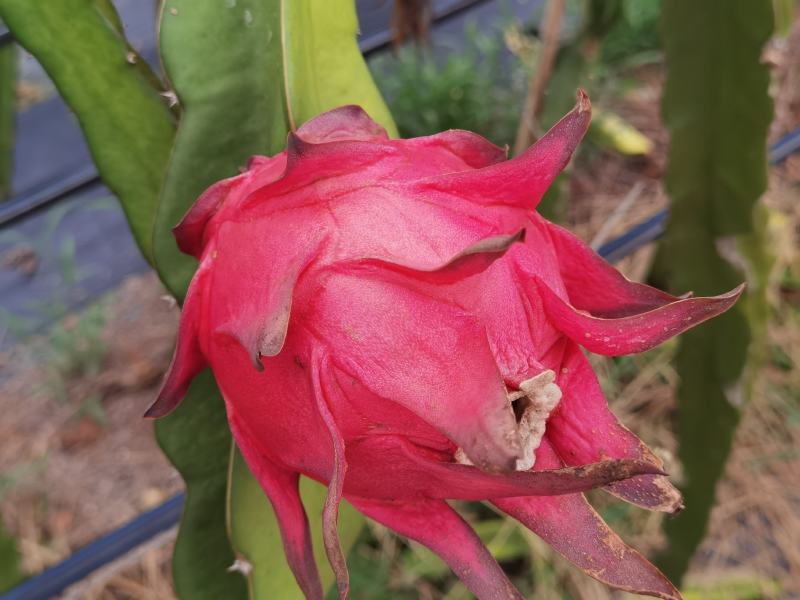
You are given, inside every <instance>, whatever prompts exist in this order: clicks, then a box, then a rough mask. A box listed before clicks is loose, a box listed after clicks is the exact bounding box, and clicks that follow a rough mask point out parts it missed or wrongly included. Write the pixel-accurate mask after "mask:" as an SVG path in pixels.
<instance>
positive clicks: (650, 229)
mask: <svg viewBox="0 0 800 600" xmlns="http://www.w3.org/2000/svg"><path fill="white" fill-rule="evenodd" d="M798 150H800V128H797V129H795V130H794V131H792V132H790V133H787V134H786V135H785V136H783V137H782V138H781V139H779V140H778V141H777V142H775V143H774V144H773V145H772V146H770V148H769V164H771V165H777V164H778V163H780V162H783V161H784V160H786V159H787V158H788V157H789V156H790V155H792V154H794V153H795V152H797V151H798ZM668 216H669V213H668V212H667V209H666V208H665V209H663V210H661V211H659V212H657V213H656V214H654V215H653V216H652V217H649V218H648V219H646V220H644V221H642V222H641V223H639V224H638V225H634V226H633V227H632V228H631V229H629V230H628V231H627V232H626V233H624V234H622V235H621V236H619V237H618V238H616V239H613V240H611V241H610V242H608V243H606V244H603V245H602V246H600V248H599V249H598V250H597V252H598V253H599V254H600V255H601V256H602V257H603V258H605V259H606V260H608V261H609V262H617V261H618V260H621V259H622V258H624V257H625V256H627V255H629V254H631V253H632V252H633V251H634V250H636V249H637V248H640V247H642V246H644V245H645V244H647V243H649V242H652V241H653V240H657V239H658V238H659V237H661V235H662V234H663V233H664V231H665V230H666V228H667V218H668Z"/></svg>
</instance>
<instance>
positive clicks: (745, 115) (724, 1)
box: [658, 0, 772, 582]
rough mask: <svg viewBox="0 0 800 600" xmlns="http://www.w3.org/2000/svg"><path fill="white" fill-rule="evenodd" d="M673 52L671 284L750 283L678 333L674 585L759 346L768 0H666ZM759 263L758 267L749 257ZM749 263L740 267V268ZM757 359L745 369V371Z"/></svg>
mask: <svg viewBox="0 0 800 600" xmlns="http://www.w3.org/2000/svg"><path fill="white" fill-rule="evenodd" d="M662 27H663V28H662V33H663V40H664V49H665V52H666V58H667V67H668V68H667V83H666V89H665V92H664V99H663V112H664V120H665V123H666V125H667V128H668V129H669V132H670V136H671V145H670V150H669V156H668V167H667V176H666V184H667V190H668V191H669V194H670V196H671V198H672V205H671V211H670V222H669V225H668V229H667V234H666V237H665V239H664V242H663V243H662V246H661V248H660V250H659V257H658V268H659V270H660V272H661V274H662V275H663V276H666V278H667V280H668V281H669V284H670V287H672V288H673V289H674V290H681V291H688V290H692V291H694V292H695V293H696V294H699V295H711V294H718V293H721V292H724V291H727V290H729V289H731V288H733V287H734V286H735V285H737V284H738V283H740V282H741V281H742V280H744V279H745V274H747V278H748V282H749V283H750V289H749V290H748V293H747V296H746V297H745V298H743V300H742V301H740V302H739V303H738V304H737V305H736V306H735V307H734V308H733V309H731V310H730V311H728V312H727V313H726V314H725V315H723V316H721V317H718V318H717V319H714V320H713V321H711V322H709V323H706V324H704V325H703V326H701V327H699V328H697V329H694V330H692V331H690V332H688V333H686V334H684V336H683V337H682V338H681V340H680V347H679V350H678V355H677V368H678V372H679V374H680V377H681V383H680V386H679V389H678V407H679V411H678V414H679V423H678V432H679V438H680V453H679V454H680V459H681V461H682V463H683V467H684V474H685V485H684V486H683V493H684V496H685V500H686V506H687V508H686V510H685V511H684V512H683V513H682V514H681V515H680V517H679V518H677V519H673V520H670V521H668V522H667V523H666V532H667V536H668V538H669V543H670V544H669V549H668V550H667V551H666V552H665V553H664V554H663V555H662V556H661V559H660V565H661V567H662V568H663V569H664V570H665V572H666V574H667V575H668V576H670V577H671V578H672V579H673V580H674V581H676V582H677V581H679V580H680V579H681V577H682V576H683V574H684V573H685V571H686V568H687V566H688V564H689V561H690V560H691V558H692V555H693V554H694V551H695V549H696V548H697V546H698V544H699V543H700V541H701V540H702V538H703V535H704V534H705V531H706V526H707V522H708V515H709V512H710V510H711V507H712V504H713V502H714V491H715V487H716V483H717V481H718V479H719V477H720V476H721V474H722V471H723V469H724V466H725V462H726V460H727V456H728V453H729V450H730V446H731V441H732V438H733V433H734V431H735V428H736V425H737V423H738V420H739V408H740V407H741V405H742V403H743V402H744V401H745V400H746V398H747V395H748V393H747V392H748V387H749V384H748V381H747V374H748V373H752V372H753V360H755V359H756V357H757V355H758V354H759V352H758V351H757V347H756V346H755V345H754V344H753V341H752V340H753V334H752V332H753V331H757V330H758V328H759V327H760V325H759V323H758V321H757V320H756V318H755V315H757V314H761V315H763V314H764V313H763V309H758V308H757V307H759V306H763V303H762V298H761V296H762V295H763V293H764V287H765V286H764V285H763V282H764V276H763V273H759V271H761V270H763V269H764V268H768V267H765V265H767V264H768V261H764V260H763V257H761V255H762V253H761V252H760V251H759V250H758V249H759V248H762V249H763V245H764V241H763V237H759V236H758V235H757V234H758V232H757V231H756V228H755V225H754V224H755V220H754V206H755V203H756V202H757V200H758V198H759V197H760V196H761V194H762V193H763V192H764V190H765V188H766V177H767V169H766V164H767V156H766V136H767V128H768V126H769V123H770V120H771V118H772V103H771V101H770V98H769V95H768V93H767V85H768V83H769V74H768V70H767V68H766V67H765V66H764V65H762V64H761V51H762V48H763V46H764V44H765V42H766V41H767V40H768V39H769V36H770V35H771V33H772V5H771V0H713V1H708V2H700V3H698V2H694V1H693V0H671V1H669V2H665V3H664V12H663V20H662ZM755 258H758V261H757V262H753V261H752V260H753V259H755ZM745 266H746V269H744V270H742V269H741V267H745ZM748 360H750V366H749V367H748V366H747V363H748Z"/></svg>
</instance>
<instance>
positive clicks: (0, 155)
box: [0, 44, 17, 201]
mask: <svg viewBox="0 0 800 600" xmlns="http://www.w3.org/2000/svg"><path fill="white" fill-rule="evenodd" d="M16 111H17V48H16V46H15V45H14V44H6V45H5V46H4V47H0V201H3V200H5V199H7V198H9V197H10V196H11V183H12V181H11V177H12V174H13V167H14V163H13V156H14V152H13V150H14V121H15V118H16Z"/></svg>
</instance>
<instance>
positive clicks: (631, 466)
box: [148, 92, 741, 599]
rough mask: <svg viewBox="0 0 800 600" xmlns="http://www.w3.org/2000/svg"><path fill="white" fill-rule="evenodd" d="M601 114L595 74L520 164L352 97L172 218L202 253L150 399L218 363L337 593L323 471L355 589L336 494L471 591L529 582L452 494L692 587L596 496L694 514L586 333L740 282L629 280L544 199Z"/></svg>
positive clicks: (570, 552)
mask: <svg viewBox="0 0 800 600" xmlns="http://www.w3.org/2000/svg"><path fill="white" fill-rule="evenodd" d="M590 115H591V107H590V103H589V100H588V98H587V97H586V95H585V94H583V93H582V92H581V93H579V95H578V102H577V105H576V107H575V108H574V109H573V110H572V111H571V112H570V113H569V114H567V115H566V116H565V117H564V118H563V119H562V120H561V121H560V122H559V123H558V124H556V125H555V126H554V127H553V129H552V130H550V132H548V133H547V134H546V135H545V136H544V137H543V138H541V139H540V140H539V141H538V142H537V143H536V144H535V145H534V146H532V147H531V148H530V149H529V150H528V151H527V152H525V153H524V154H522V155H520V156H518V157H516V158H514V159H512V160H507V158H506V152H505V151H504V150H503V149H501V148H498V147H496V146H494V145H492V144H491V143H489V142H488V141H487V140H485V139H483V138H481V137H480V136H478V135H476V134H473V133H470V132H467V131H455V130H454V131H446V132H444V133H440V134H437V135H433V136H430V137H421V138H415V139H408V140H390V139H388V137H387V135H386V132H385V131H384V130H383V129H382V128H381V127H380V126H379V125H377V124H376V123H374V122H373V121H372V120H371V119H370V118H369V117H368V116H367V115H366V114H365V113H364V111H363V110H361V109H360V108H359V107H356V106H345V107H342V108H338V109H336V110H332V111H330V112H328V113H325V114H323V115H320V116H319V117H317V118H315V119H313V120H311V121H309V122H308V123H306V124H305V125H303V126H302V127H300V128H299V129H298V130H297V131H296V132H294V133H290V134H289V138H288V143H287V148H286V150H285V151H284V152H282V153H280V154H278V155H276V156H273V157H260V156H259V157H255V158H253V159H252V160H251V161H250V163H249V164H248V166H247V169H246V170H245V171H244V172H243V173H242V174H240V175H237V176H236V177H232V178H230V179H226V180H223V181H220V182H219V183H216V184H215V185H213V186H212V187H211V188H209V189H208V191H206V192H205V193H204V194H203V195H202V196H201V197H200V199H199V200H198V201H197V203H196V204H195V205H194V207H193V208H192V209H191V210H190V211H189V212H188V213H187V215H186V216H185V217H184V219H183V220H182V222H181V223H180V224H179V225H178V226H177V227H176V228H175V236H176V238H177V241H178V245H179V246H180V248H181V249H182V250H183V251H184V252H186V253H188V254H192V255H194V256H195V257H197V259H198V260H199V261H200V265H199V268H198V270H197V273H196V274H195V276H194V279H193V280H192V283H191V285H190V287H189V291H188V294H187V297H186V301H185V304H184V306H183V314H182V318H181V325H180V332H179V337H178V344H177V348H176V350H175V357H174V359H173V362H172V366H171V368H170V372H169V374H168V376H167V379H166V382H165V384H164V387H163V389H162V390H161V393H160V395H159V397H158V399H157V400H156V402H155V403H154V404H153V406H152V407H151V408H150V409H149V411H148V415H149V416H154V417H156V416H160V415H164V414H166V413H168V412H169V411H170V410H172V409H173V408H174V407H175V406H176V405H177V404H178V403H179V402H180V400H181V398H182V397H183V395H184V394H185V393H186V390H187V387H188V385H189V382H190V380H191V379H192V378H193V377H194V376H195V375H196V374H197V373H198V372H200V371H201V370H202V369H204V368H205V367H206V366H210V367H211V369H212V370H213V372H214V375H215V377H216V379H217V382H218V384H219V387H220V390H221V391H222V395H223V397H224V399H225V403H226V407H227V414H228V420H229V423H230V427H231V430H232V432H233V435H234V438H235V440H236V442H237V444H238V446H239V448H240V449H241V451H242V454H243V455H244V457H245V459H246V461H247V463H248V464H249V466H250V468H251V470H252V471H253V473H254V474H255V476H256V477H257V478H258V480H259V482H260V483H261V485H262V487H263V488H264V491H265V492H266V494H267V496H268V497H269V499H270V501H271V502H272V505H273V508H274V510H275V513H276V516H277V519H278V521H279V523H280V527H281V532H282V536H283V543H284V547H285V550H286V556H287V560H288V562H289V565H290V566H291V568H292V570H293V572H294V574H295V576H296V578H297V581H298V583H299V585H300V587H301V588H302V590H303V591H304V593H305V594H306V596H307V597H308V598H310V599H321V598H322V597H323V590H322V587H321V584H320V580H319V575H318V573H317V568H316V564H315V562H314V558H313V555H312V550H311V541H310V540H311V538H310V534H309V525H308V520H307V518H306V515H305V511H304V509H303V505H302V503H301V500H300V496H299V495H298V478H299V476H300V475H301V474H302V475H305V476H307V477H311V478H313V479H315V480H317V481H320V482H322V483H324V484H326V485H327V486H328V496H327V501H326V503H325V509H324V511H323V514H322V525H323V532H324V539H325V548H326V551H327V554H328V558H329V560H330V562H331V564H332V566H333V568H334V571H335V572H336V575H337V581H338V587H339V594H340V596H341V597H345V596H346V595H347V591H348V575H347V567H346V564H345V560H344V556H343V554H342V551H341V548H340V545H339V540H338V536H337V533H336V520H337V513H338V506H339V502H340V500H341V498H342V497H345V498H347V499H348V500H349V501H350V502H351V503H352V504H353V505H354V506H355V507H356V508H357V509H358V510H360V511H361V512H362V513H364V514H365V515H367V516H369V517H371V518H372V519H375V520H376V521H378V522H380V523H383V524H384V525H386V526H388V527H390V528H392V529H394V530H395V531H397V532H399V533H400V534H402V535H404V536H407V537H409V538H411V539H413V540H416V541H418V542H419V543H421V544H424V545H426V546H428V547H429V548H431V549H432V550H433V551H434V552H436V553H437V554H439V555H440V556H441V557H442V558H443V559H444V560H445V561H446V562H447V563H448V564H449V565H450V567H451V568H452V569H453V570H454V571H455V573H456V574H457V575H458V576H459V577H460V578H461V579H462V580H463V581H464V583H465V584H466V585H467V586H468V587H469V588H470V590H471V591H472V592H473V593H474V594H475V595H476V596H477V597H478V598H481V599H496V598H497V599H499V598H521V597H522V596H521V595H520V594H519V593H518V592H517V591H516V590H515V589H514V587H513V585H512V584H511V583H510V582H509V580H508V578H507V577H506V576H505V574H504V573H503V571H502V570H501V569H500V567H499V566H498V565H497V563H496V562H495V561H494V559H493V558H492V556H491V555H490V554H489V552H488V551H487V550H486V548H485V547H484V546H483V544H482V543H481V541H480V539H479V538H478V537H477V535H476V534H475V533H474V532H473V530H472V529H471V528H470V526H469V525H468V524H467V523H466V522H465V521H463V520H462V519H461V517H459V516H458V514H457V513H456V512H455V511H454V510H453V509H452V508H451V507H450V506H449V505H448V503H447V500H482V501H488V502H491V503H492V504H494V505H495V506H496V507H498V508H499V509H500V510H502V511H504V512H506V513H508V514H509V515H511V516H512V517H514V518H516V519H518V520H519V521H520V522H522V523H523V524H524V525H525V526H526V527H528V528H530V529H531V530H532V531H533V532H535V533H536V534H538V535H539V536H541V537H542V538H543V539H544V540H546V541H547V542H548V543H549V544H551V545H552V546H553V548H555V549H556V550H557V551H558V552H560V553H561V554H563V555H564V556H565V557H566V558H567V559H569V560H570V561H572V562H573V563H575V564H576V565H577V566H578V567H580V568H581V569H583V570H584V571H585V572H586V573H588V574H589V575H591V576H592V577H595V578H597V579H599V580H600V581H603V582H605V583H607V584H609V585H611V586H615V587H618V588H621V589H624V590H629V591H633V592H639V593H643V594H650V595H653V596H658V597H662V598H678V597H680V595H679V593H678V591H677V590H676V589H675V588H674V587H673V586H672V585H671V584H670V583H669V581H667V579H666V578H665V577H664V576H663V575H662V574H661V573H660V572H659V571H658V570H657V569H656V568H655V567H654V566H653V565H651V564H650V563H649V562H647V561H646V560H645V559H644V558H643V557H642V556H641V555H640V554H639V553H637V552H636V551H635V550H633V549H631V548H629V547H628V546H626V545H625V544H624V543H623V542H622V540H621V539H620V538H619V537H618V536H617V535H616V534H615V533H614V532H613V531H611V530H610V529H609V528H608V526H607V525H606V524H605V523H604V522H603V520H602V519H601V518H600V517H599V515H598V514H597V513H596V512H595V511H594V510H593V509H592V507H591V506H590V505H589V504H588V503H587V501H586V500H585V499H584V496H583V495H582V492H584V491H585V490H588V489H590V488H595V487H600V486H605V489H606V490H607V491H609V492H610V493H612V494H614V495H616V496H618V497H620V498H622V499H624V500H627V501H628V502H631V503H633V504H636V505H638V506H642V507H645V508H648V509H653V510H660V511H666V512H676V511H678V510H679V509H680V508H681V496H680V494H679V493H678V491H677V490H676V489H675V488H674V487H673V486H672V485H671V484H670V483H669V482H668V480H667V478H666V477H665V475H664V472H663V470H662V469H663V466H662V464H661V462H660V461H659V460H658V458H656V457H655V456H654V455H653V453H652V452H651V451H650V450H649V449H648V448H647V446H645V444H644V443H643V442H642V441H640V440H639V439H638V438H637V437H636V436H635V435H633V434H632V433H631V432H630V431H628V430H627V429H626V428H625V427H624V426H623V425H621V424H620V423H619V422H618V421H617V420H616V418H615V417H614V416H613V415H612V413H611V412H610V411H609V409H608V407H607V405H606V401H605V399H604V397H603V394H602V392H601V390H600V386H599V385H598V382H597V379H596V377H595V375H594V373H593V371H592V369H591V367H590V365H589V363H588V361H587V359H586V357H585V356H584V354H583V351H582V349H581V347H583V348H585V349H587V350H589V351H591V352H595V353H598V354H603V355H608V356H617V355H622V354H629V353H634V352H642V351H645V350H647V349H649V348H652V347H653V346H655V345H656V344H658V343H660V342H662V341H664V340H666V339H667V338H670V337H672V336H674V335H677V334H679V333H681V332H682V331H684V330H686V329H687V328H689V327H691V326H693V325H697V324H698V323H700V322H702V321H704V320H706V319H709V318H711V317H713V316H715V315H718V314H719V313H721V312H723V311H725V310H726V309H727V308H729V307H730V306H731V305H732V304H733V303H734V302H735V301H736V299H737V297H738V296H739V294H740V293H741V288H739V289H736V290H734V291H733V292H730V293H728V294H725V295H722V296H717V297H714V298H691V297H674V296H670V295H668V294H666V293H664V292H660V291H658V290H656V289H653V288H651V287H648V286H645V285H642V284H638V283H633V282H631V281H628V280H627V279H625V278H624V277H623V276H622V275H621V274H620V273H619V272H617V271H616V270H615V269H613V268H612V267H611V266H610V265H608V264H607V263H606V262H605V261H603V260H602V259H601V258H600V257H598V256H597V255H596V254H595V253H594V252H593V251H592V250H591V249H589V248H588V247H587V246H586V245H585V244H584V243H583V242H581V241H580V240H578V239H577V238H576V237H574V236H573V235H571V234H570V233H569V232H567V231H566V230H564V229H562V228H561V227H558V226H556V225H554V224H552V223H550V222H548V221H546V220H545V219H543V218H542V217H541V216H539V215H538V214H537V213H536V212H535V209H536V205H537V203H538V201H539V200H540V198H541V197H542V194H544V192H545V190H546V189H547V187H548V186H549V185H550V184H551V183H552V181H553V179H554V178H555V177H556V175H557V174H558V173H559V172H560V171H561V170H562V169H563V168H564V166H565V165H566V164H567V162H568V161H569V159H570V156H571V154H572V152H573V151H574V150H575V147H576V146H577V144H578V143H579V141H580V140H581V138H582V137H583V135H584V133H585V132H586V128H587V126H588V123H589V120H590ZM314 516H315V515H312V517H314Z"/></svg>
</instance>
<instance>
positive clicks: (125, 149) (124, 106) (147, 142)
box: [0, 0, 175, 262]
mask: <svg viewBox="0 0 800 600" xmlns="http://www.w3.org/2000/svg"><path fill="white" fill-rule="evenodd" d="M0 18H2V19H3V21H5V23H6V24H7V25H8V27H9V29H10V30H11V31H12V32H13V34H14V37H15V39H16V40H17V41H18V42H19V43H20V44H21V45H22V46H23V47H24V48H25V49H26V50H28V51H29V52H30V53H31V54H33V55H34V56H35V57H36V59H37V60H38V61H39V63H40V64H41V65H42V66H43V67H44V69H45V70H46V71H47V74H48V75H49V76H50V78H51V79H52V80H53V82H54V83H55V85H56V87H57V88H58V90H59V92H60V93H61V95H62V96H63V97H64V99H65V100H66V102H67V104H69V106H70V108H71V109H72V110H73V112H74V113H75V115H76V116H77V118H78V122H79V123H80V125H81V128H82V130H83V133H84V136H85V137H86V140H87V142H88V144H89V149H90V151H91V153H92V158H93V159H94V162H95V164H96V165H97V168H98V170H99V171H100V174H101V176H102V177H103V180H104V181H105V183H106V184H107V185H108V187H109V188H111V190H112V191H113V192H114V193H115V194H116V196H117V197H118V198H119V200H120V202H121V204H122V207H123V209H124V211H125V215H126V217H127V219H128V223H129V224H130V227H131V231H132V232H133V235H134V237H135V239H136V242H137V243H138V245H139V248H140V249H141V251H142V254H143V255H144V256H145V258H146V259H147V260H148V261H150V262H152V260H153V250H152V231H153V226H154V223H155V214H156V205H157V202H158V197H159V190H160V189H161V183H162V180H163V175H164V166H165V165H166V163H167V160H168V158H169V152H170V148H171V146H172V140H173V137H174V135H175V119H174V115H173V114H172V113H171V111H170V109H169V107H168V106H167V103H166V101H165V99H164V98H163V97H162V96H161V95H160V93H161V91H162V90H161V89H160V87H159V86H158V79H157V78H156V77H155V76H154V75H153V74H152V72H151V71H150V70H149V68H148V67H147V64H146V63H145V62H144V61H143V60H142V59H141V57H139V56H138V55H137V54H136V53H135V52H133V51H132V50H131V48H130V46H129V45H128V44H127V42H126V41H125V39H124V38H123V37H122V35H121V33H120V29H119V19H118V17H117V16H116V13H115V12H114V10H113V6H112V5H111V3H110V2H109V0H59V1H58V2H50V1H48V0H0Z"/></svg>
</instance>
